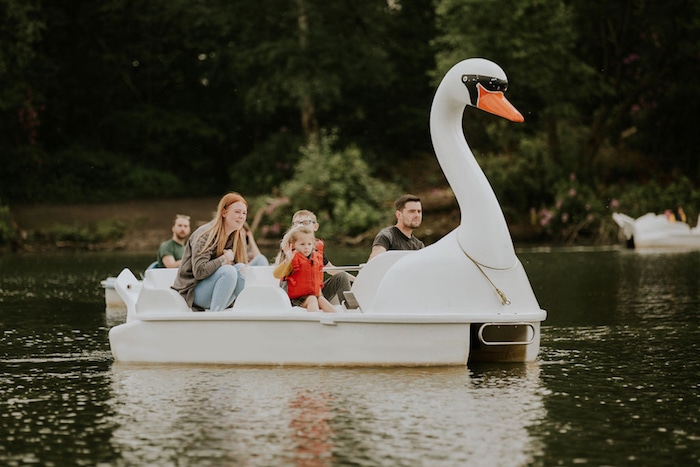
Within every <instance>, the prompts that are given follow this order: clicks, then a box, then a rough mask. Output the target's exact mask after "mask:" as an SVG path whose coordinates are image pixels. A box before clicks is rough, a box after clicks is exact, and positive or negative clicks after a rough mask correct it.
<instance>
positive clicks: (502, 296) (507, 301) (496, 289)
mask: <svg viewBox="0 0 700 467" xmlns="http://www.w3.org/2000/svg"><path fill="white" fill-rule="evenodd" d="M457 244H459V248H460V250H462V253H464V255H465V256H466V257H467V258H469V259H470V260H471V262H472V263H474V265H475V266H476V268H477V269H478V270H479V271H481V274H483V275H484V277H485V278H486V280H487V281H489V284H491V287H493V290H495V291H496V293H497V294H498V296H499V297H501V302H502V303H503V305H510V300H508V297H506V294H505V293H503V291H502V290H501V289H499V288H498V287H496V284H494V283H493V281H492V280H491V278H490V277H489V276H488V275H487V274H486V271H484V270H483V269H482V266H483V267H485V268H489V269H494V270H497V271H506V270H508V269H512V268H513V266H515V265H513V266H510V267H507V268H494V267H491V266H487V265H485V264H481V263H479V262H478V261H477V260H475V259H474V258H472V257H471V255H470V254H469V253H467V250H465V249H464V248H462V245H461V244H460V243H459V241H458V242H457Z"/></svg>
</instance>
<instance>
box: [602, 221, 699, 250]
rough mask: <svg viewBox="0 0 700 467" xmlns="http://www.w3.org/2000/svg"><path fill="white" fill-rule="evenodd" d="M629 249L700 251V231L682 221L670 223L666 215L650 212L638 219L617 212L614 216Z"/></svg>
mask: <svg viewBox="0 0 700 467" xmlns="http://www.w3.org/2000/svg"><path fill="white" fill-rule="evenodd" d="M612 217H613V220H614V221H615V223H616V224H617V225H618V226H619V227H620V232H621V233H622V235H623V236H624V237H625V240H626V243H627V246H628V247H629V248H678V249H700V230H699V229H698V227H697V226H696V227H695V228H691V227H690V226H689V225H688V224H686V223H685V222H682V221H678V220H674V221H670V220H669V219H668V218H667V217H666V215H665V214H655V213H653V212H648V213H646V214H644V215H643V216H641V217H638V218H636V219H634V218H632V217H630V216H628V215H627V214H623V213H621V212H615V213H613V215H612Z"/></svg>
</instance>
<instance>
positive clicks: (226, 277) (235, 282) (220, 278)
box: [194, 263, 245, 311]
mask: <svg viewBox="0 0 700 467" xmlns="http://www.w3.org/2000/svg"><path fill="white" fill-rule="evenodd" d="M244 266H245V264H243V263H237V264H235V265H231V264H224V265H222V266H221V267H219V269H217V270H216V272H214V274H212V275H211V276H209V277H207V278H206V279H202V280H201V281H199V283H197V285H195V286H194V304H195V305H197V306H198V307H201V308H204V309H205V310H210V311H221V310H223V309H225V308H228V307H230V306H231V304H233V301H234V300H235V299H236V297H237V296H238V294H240V293H241V291H242V290H243V287H244V286H245V279H244V278H243V274H241V269H242V268H243V267H244Z"/></svg>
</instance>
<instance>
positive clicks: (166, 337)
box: [109, 59, 546, 366]
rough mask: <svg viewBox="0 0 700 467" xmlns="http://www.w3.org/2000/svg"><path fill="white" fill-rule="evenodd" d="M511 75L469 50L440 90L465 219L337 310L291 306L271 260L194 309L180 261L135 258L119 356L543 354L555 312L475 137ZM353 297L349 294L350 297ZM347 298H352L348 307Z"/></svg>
mask: <svg viewBox="0 0 700 467" xmlns="http://www.w3.org/2000/svg"><path fill="white" fill-rule="evenodd" d="M506 87H507V79H506V75H505V73H504V72H503V70H501V68H500V67H499V66H498V65H496V64H495V63H493V62H490V61H488V60H485V59H468V60H464V61H462V62H459V63H458V64H456V65H455V66H454V67H452V68H451V69H450V71H448V72H447V74H446V75H445V77H444V78H443V80H442V82H441V84H440V85H439V86H438V89H437V91H436V94H435V98H434V100H433V105H432V108H431V114H430V128H431V135H432V139H433V145H434V148H435V152H436V155H437V158H438V160H439V162H440V164H441V167H442V169H443V171H444V172H445V175H446V177H447V179H448V181H449V183H450V185H451V186H452V189H453V191H454V193H455V196H456V198H457V201H458V203H459V206H460V211H461V222H460V225H459V226H458V227H457V228H456V229H455V230H453V231H452V232H451V233H450V234H448V235H446V236H445V237H443V238H442V239H440V240H439V241H437V242H436V243H434V244H432V245H429V246H427V247H425V248H423V249H422V250H418V251H388V252H386V253H383V254H381V255H378V256H376V257H375V258H373V259H372V260H371V261H369V262H368V263H367V264H364V265H363V267H362V268H360V270H359V272H358V274H357V277H356V279H355V281H354V283H353V286H352V290H351V292H350V294H349V298H354V300H348V301H347V302H348V303H350V302H356V303H354V304H356V305H357V307H354V308H346V307H345V306H342V307H339V312H338V313H323V312H317V313H311V312H307V311H306V310H305V309H303V308H297V307H292V306H291V304H290V302H289V299H288V297H287V295H286V293H285V292H284V291H283V290H282V289H281V288H280V287H279V284H278V282H277V281H276V280H274V278H273V277H272V267H248V268H247V269H246V270H245V280H246V285H245V288H244V290H243V291H242V292H241V294H240V295H239V296H238V297H237V298H236V301H235V302H234V304H233V307H232V308H231V309H229V310H225V311H223V312H210V311H204V312H193V311H192V310H190V309H189V308H188V307H187V305H186V304H185V302H184V300H183V299H182V298H181V297H180V295H179V294H178V293H177V292H176V291H175V290H173V289H172V288H170V285H171V284H172V283H173V280H174V278H175V274H176V271H174V270H168V269H152V270H148V271H146V275H145V278H144V280H143V282H140V281H138V280H137V279H136V277H134V275H133V274H132V273H131V271H129V270H128V269H125V270H124V271H122V272H121V274H119V276H118V277H117V279H116V281H115V282H114V287H115V289H116V291H117V292H118V293H119V295H120V296H121V298H122V299H123V300H124V302H125V303H126V306H127V317H126V322H125V323H124V324H121V325H118V326H115V327H113V328H112V329H111V330H110V332H109V340H110V346H111V349H112V353H113V355H114V358H115V360H116V361H119V362H142V363H145V362H149V363H150V362H159V363H165V362H170V363H216V364H238V365H325V366H335V365H342V366H356V365H357V366H389V365H390V366H438V365H466V364H467V363H468V362H474V361H494V362H529V361H534V360H535V359H536V358H537V354H538V352H539V346H540V323H541V322H542V321H544V319H545V318H546V312H545V311H544V310H542V309H541V308H540V306H539V304H538V302H537V299H536V298H535V295H534V293H533V290H532V287H531V285H530V282H529V280H528V278H527V275H526V273H525V270H524V268H523V266H522V264H521V263H520V261H519V260H518V258H517V256H516V254H515V249H514V247H513V242H512V239H511V237H510V232H509V231H508V227H507V225H506V222H505V218H504V216H503V212H502V211H501V208H500V206H499V204H498V201H497V199H496V196H495V194H494V192H493V190H492V188H491V186H490V184H489V182H488V180H487V179H486V176H485V175H484V174H483V172H482V171H481V169H480V167H479V166H478V164H477V162H476V160H475V159H474V156H473V155H472V153H471V150H470V149H469V146H468V145H467V143H466V140H465V137H464V132H463V130H462V118H463V114H464V110H465V107H466V106H474V107H477V108H479V109H482V110H485V111H487V112H490V113H493V114H495V115H499V116H501V117H504V118H507V119H510V120H512V121H523V118H522V115H521V114H520V113H519V112H518V111H517V110H516V109H515V108H514V107H513V106H512V105H511V104H510V103H509V102H508V101H507V100H506V99H505V97H504V95H503V93H504V91H505V90H506ZM346 306H347V305H346ZM341 308H342V309H341Z"/></svg>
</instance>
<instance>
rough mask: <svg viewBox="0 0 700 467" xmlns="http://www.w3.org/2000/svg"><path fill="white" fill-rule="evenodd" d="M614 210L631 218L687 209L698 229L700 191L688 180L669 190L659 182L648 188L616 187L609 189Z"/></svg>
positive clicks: (681, 177) (635, 185)
mask: <svg viewBox="0 0 700 467" xmlns="http://www.w3.org/2000/svg"><path fill="white" fill-rule="evenodd" d="M606 194H607V196H606V198H607V199H608V200H609V203H610V205H611V208H612V209H613V210H615V211H619V212H622V213H624V214H627V215H628V216H631V217H634V218H636V217H639V216H642V215H644V214H646V213H648V212H653V213H657V214H659V213H662V212H664V211H665V210H666V209H671V210H675V209H676V208H678V207H679V206H680V207H683V209H684V211H685V213H686V215H687V216H688V222H689V223H690V224H691V225H695V220H696V219H697V217H698V214H699V209H700V190H698V189H697V188H696V187H694V186H693V184H692V182H691V181H690V179H689V178H688V177H686V176H679V177H678V178H677V179H675V180H674V181H672V182H671V183H669V184H668V185H666V186H663V185H661V184H660V183H658V182H656V181H651V182H649V183H646V184H625V185H612V186H610V187H609V188H607V189H606Z"/></svg>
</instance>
